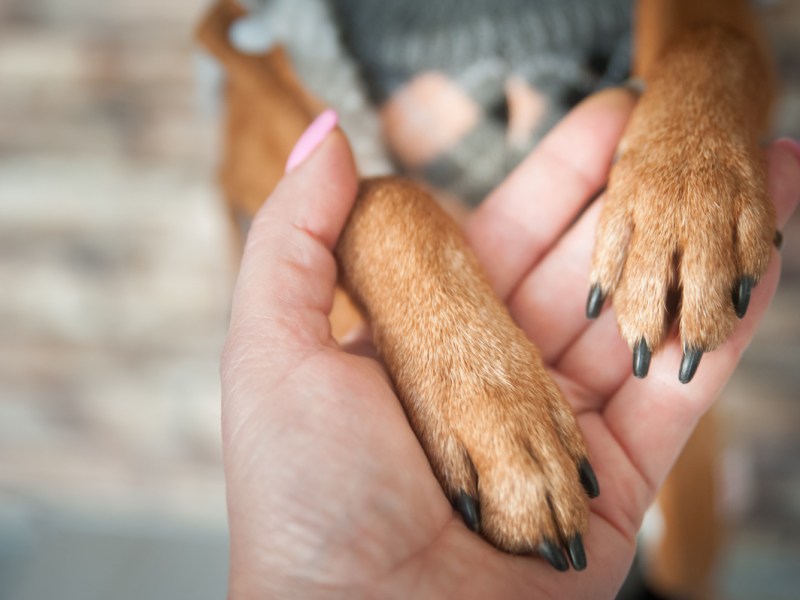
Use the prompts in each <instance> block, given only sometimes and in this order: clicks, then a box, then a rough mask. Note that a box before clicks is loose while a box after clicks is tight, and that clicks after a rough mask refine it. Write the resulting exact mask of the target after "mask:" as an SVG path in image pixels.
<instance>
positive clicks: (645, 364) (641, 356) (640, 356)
mask: <svg viewBox="0 0 800 600" xmlns="http://www.w3.org/2000/svg"><path fill="white" fill-rule="evenodd" d="M652 356H653V353H652V352H651V350H650V348H648V347H647V342H646V341H644V338H642V339H641V340H639V343H638V344H636V346H635V347H634V349H633V375H634V376H635V377H638V378H639V379H643V378H645V377H647V372H648V371H649V370H650V358H651V357H652Z"/></svg>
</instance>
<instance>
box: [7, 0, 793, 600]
mask: <svg viewBox="0 0 800 600" xmlns="http://www.w3.org/2000/svg"><path fill="white" fill-rule="evenodd" d="M773 4H774V3H773ZM203 5H204V2H202V1H200V0H172V1H171V2H163V1H161V0H158V1H157V0H138V1H134V0H122V1H119V2H99V3H98V2H90V1H89V0H70V1H69V2H58V1H57V0H28V1H25V0H5V1H4V2H3V3H2V4H1V5H0V332H2V333H0V597H2V598H11V599H12V600H27V599H29V598H30V599H33V598H49V597H59V598H66V599H70V598H81V599H89V600H93V599H95V598H97V599H100V598H107V597H114V598H142V597H147V598H201V597H209V598H211V597H215V598H218V597H221V595H222V594H223V593H224V591H223V590H224V586H225V573H226V567H225V555H226V538H225V509H224V489H223V482H222V474H221V464H220V448H219V434H218V429H219V389H218V387H219V384H218V376H217V369H218V356H219V351H220V347H221V343H222V340H223V336H224V333H225V326H226V320H227V311H228V296H229V289H230V286H231V284H232V279H233V273H232V265H233V262H232V260H231V254H230V252H231V248H230V246H231V242H230V240H229V238H228V232H227V229H226V227H227V224H226V220H225V217H224V213H223V211H222V210H221V207H220V204H219V203H218V198H217V195H216V190H215V188H214V185H213V178H214V157H215V152H216V148H217V141H216V123H215V115H214V112H213V107H210V106H208V105H207V104H208V103H207V102H206V103H204V102H202V101H198V97H197V94H196V92H195V87H194V70H195V67H196V56H195V50H194V47H193V44H192V41H191V38H190V30H191V25H192V22H193V20H194V19H195V18H196V16H197V15H198V14H199V12H200V11H201V10H202V7H203ZM768 17H769V23H770V27H771V31H772V39H773V40H775V42H776V45H777V46H778V50H779V56H780V65H781V68H782V70H783V71H784V72H785V73H787V74H791V75H792V77H793V78H792V77H789V78H788V79H787V86H786V89H785V92H784V95H783V101H782V105H781V110H780V114H779V119H778V120H779V125H778V131H780V132H782V133H784V134H789V133H791V134H793V135H795V136H797V137H800V47H798V44H797V42H796V40H797V39H800V38H798V34H799V33H800V9H798V3H790V2H783V3H778V4H777V5H774V6H772V7H771V8H769V12H768ZM792 40H794V42H793V41H792ZM792 44H794V45H792ZM783 255H784V258H785V272H784V281H783V283H782V287H781V290H780V292H779V294H778V297H777V298H776V301H775V304H774V306H773V308H772V310H771V312H770V314H769V317H768V318H767V320H766V323H765V324H764V326H763V327H762V329H761V332H760V334H759V337H758V339H757V340H756V342H754V344H753V346H752V347H751V349H750V351H749V352H748V354H747V357H746V359H745V361H744V362H743V364H742V366H741V368H740V369H739V372H738V373H737V375H736V376H735V377H734V379H733V380H732V381H731V384H730V386H729V388H728V391H727V392H726V393H725V395H724V400H723V407H724V415H725V422H726V425H727V429H728V430H729V432H730V436H729V437H730V443H729V452H728V455H727V459H726V472H727V474H728V476H727V480H728V481H729V482H730V483H729V489H730V494H729V496H730V497H729V499H728V500H729V502H728V504H729V505H730V508H731V511H732V514H734V515H735V517H736V524H735V529H734V530H733V534H732V536H731V538H730V543H729V546H728V554H727V556H726V559H725V564H724V568H723V571H722V582H721V585H722V589H723V590H724V591H725V594H726V597H729V598H742V599H745V598H747V599H750V598H756V597H757V598H776V599H777V598H790V597H795V595H796V590H798V589H800V571H799V570H798V569H797V565H798V564H800V435H798V432H800V402H799V401H800V317H798V306H800V220H798V219H797V218H795V220H794V221H793V223H792V224H791V225H790V227H788V228H787V230H786V243H785V246H784V251H783ZM110 590H113V593H111V592H110Z"/></svg>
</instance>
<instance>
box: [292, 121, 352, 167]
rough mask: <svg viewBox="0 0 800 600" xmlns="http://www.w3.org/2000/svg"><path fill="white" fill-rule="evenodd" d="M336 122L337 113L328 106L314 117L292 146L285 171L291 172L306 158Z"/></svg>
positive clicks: (333, 127)
mask: <svg viewBox="0 0 800 600" xmlns="http://www.w3.org/2000/svg"><path fill="white" fill-rule="evenodd" d="M338 124H339V115H338V114H337V113H336V111H335V110H332V109H330V108H329V109H327V110H326V111H325V112H323V113H322V114H320V115H319V116H318V117H317V118H316V119H314V121H313V122H312V123H311V125H309V126H308V129H306V130H305V131H304V132H303V135H301V136H300V139H299V140H297V143H296V144H295V145H294V148H292V152H291V154H289V160H287V161H286V172H287V173H291V172H292V171H293V170H294V169H295V168H296V167H297V165H299V164H300V163H302V162H303V161H304V160H305V159H306V158H308V157H309V155H310V154H311V153H312V152H313V151H314V149H315V148H316V147H317V146H319V145H320V144H321V143H322V140H324V139H325V138H326V137H327V136H328V134H329V133H330V132H331V131H333V130H334V129H335V128H336V125H338Z"/></svg>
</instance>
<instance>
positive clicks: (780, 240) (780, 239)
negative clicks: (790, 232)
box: [772, 229, 783, 250]
mask: <svg viewBox="0 0 800 600" xmlns="http://www.w3.org/2000/svg"><path fill="white" fill-rule="evenodd" d="M772 243H773V244H775V247H776V248H777V249H778V250H780V249H781V246H783V233H782V232H781V230H780V229H778V230H776V231H775V238H774V239H773V240H772Z"/></svg>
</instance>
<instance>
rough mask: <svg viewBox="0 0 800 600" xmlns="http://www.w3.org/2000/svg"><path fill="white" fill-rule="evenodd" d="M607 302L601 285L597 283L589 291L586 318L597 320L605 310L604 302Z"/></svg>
mask: <svg viewBox="0 0 800 600" xmlns="http://www.w3.org/2000/svg"><path fill="white" fill-rule="evenodd" d="M605 301H606V296H605V294H603V290H602V289H601V288H600V284H599V283H595V284H594V285H593V286H592V289H590V290H589V298H588V299H587V300H586V317H587V318H589V319H596V318H597V317H599V316H600V311H601V310H602V309H603V302H605Z"/></svg>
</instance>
